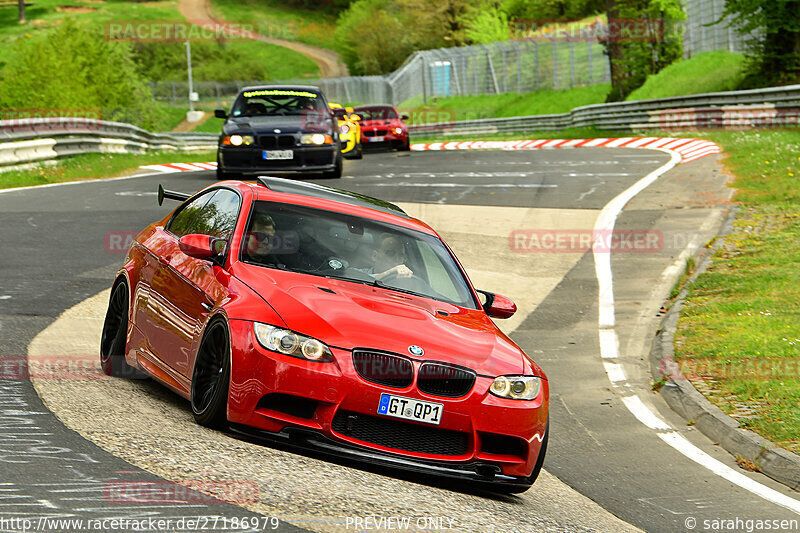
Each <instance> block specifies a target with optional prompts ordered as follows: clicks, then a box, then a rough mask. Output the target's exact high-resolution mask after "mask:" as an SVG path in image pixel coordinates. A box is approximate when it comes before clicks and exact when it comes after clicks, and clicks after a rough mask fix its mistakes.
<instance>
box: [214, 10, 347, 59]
mask: <svg viewBox="0 0 800 533" xmlns="http://www.w3.org/2000/svg"><path fill="white" fill-rule="evenodd" d="M211 4H212V6H213V8H214V11H215V13H217V14H219V15H221V17H222V18H224V19H225V20H228V21H232V22H239V21H241V22H246V23H253V24H257V25H258V26H259V29H260V33H262V34H263V35H267V36H269V37H275V38H277V39H285V40H287V41H299V42H303V43H308V44H313V45H315V46H320V47H322V48H329V49H331V50H333V49H334V43H333V31H334V29H335V25H336V15H334V14H332V13H329V12H326V11H323V10H320V9H313V10H311V9H300V8H293V7H287V6H286V5H284V4H283V3H282V2H280V0H212V2H211Z"/></svg>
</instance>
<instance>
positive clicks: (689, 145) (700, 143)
mask: <svg viewBox="0 0 800 533" xmlns="http://www.w3.org/2000/svg"><path fill="white" fill-rule="evenodd" d="M559 148H645V149H650V150H655V149H659V150H669V151H670V152H675V153H677V154H678V155H680V156H681V163H688V162H690V161H694V160H696V159H700V158H701V157H705V156H707V155H712V154H718V153H720V152H721V151H722V150H721V149H720V147H719V146H717V144H715V143H713V142H711V141H706V140H703V139H692V138H674V137H621V138H609V139H535V140H534V139H528V140H519V141H453V142H437V143H416V144H412V145H411V149H412V150H414V151H418V152H420V151H426V150H552V149H559ZM139 168H141V169H143V170H152V171H155V172H162V173H164V174H170V173H173V172H197V171H200V170H216V169H217V163H216V162H211V163H166V164H163V165H145V166H143V167H139Z"/></svg>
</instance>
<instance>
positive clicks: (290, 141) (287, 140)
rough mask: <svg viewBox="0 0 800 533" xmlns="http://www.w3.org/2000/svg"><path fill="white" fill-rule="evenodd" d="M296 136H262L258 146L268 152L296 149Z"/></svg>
mask: <svg viewBox="0 0 800 533" xmlns="http://www.w3.org/2000/svg"><path fill="white" fill-rule="evenodd" d="M295 143H296V140H295V137H294V135H260V136H259V137H258V144H259V145H260V146H261V147H262V148H266V149H267V150H274V149H286V148H294V145H295Z"/></svg>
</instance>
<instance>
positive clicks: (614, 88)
mask: <svg viewBox="0 0 800 533" xmlns="http://www.w3.org/2000/svg"><path fill="white" fill-rule="evenodd" d="M606 13H607V16H608V26H607V31H606V32H605V35H604V36H603V37H601V42H603V44H604V45H605V47H606V54H607V55H608V59H609V63H610V67H611V92H610V93H609V94H608V97H607V101H609V102H614V101H620V100H624V99H625V98H626V97H627V96H628V95H629V94H630V93H632V92H633V91H634V90H636V89H637V88H639V87H641V86H642V85H643V84H644V82H645V80H646V79H647V76H649V75H650V74H655V73H657V72H659V71H660V70H661V69H663V68H664V67H666V66H667V65H669V64H671V63H672V62H673V61H675V60H677V59H680V58H681V57H682V56H683V40H682V38H683V30H682V29H681V28H680V27H679V25H678V24H677V23H678V22H680V21H682V20H683V19H685V18H686V15H685V14H684V12H683V9H682V7H681V4H680V0H606Z"/></svg>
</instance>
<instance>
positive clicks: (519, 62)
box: [511, 41, 522, 93]
mask: <svg viewBox="0 0 800 533" xmlns="http://www.w3.org/2000/svg"><path fill="white" fill-rule="evenodd" d="M511 42H512V43H513V44H514V49H515V50H516V51H517V92H518V93H521V92H522V50H520V43H518V42H517V41H511Z"/></svg>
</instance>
